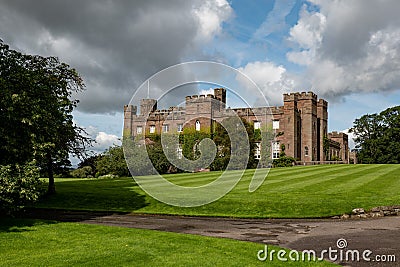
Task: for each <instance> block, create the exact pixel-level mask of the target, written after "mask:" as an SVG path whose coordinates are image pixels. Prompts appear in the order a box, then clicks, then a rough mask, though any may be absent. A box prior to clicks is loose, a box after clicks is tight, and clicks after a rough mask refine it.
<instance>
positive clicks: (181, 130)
mask: <svg viewBox="0 0 400 267" xmlns="http://www.w3.org/2000/svg"><path fill="white" fill-rule="evenodd" d="M181 132H183V124H182V123H179V124H178V133H181Z"/></svg>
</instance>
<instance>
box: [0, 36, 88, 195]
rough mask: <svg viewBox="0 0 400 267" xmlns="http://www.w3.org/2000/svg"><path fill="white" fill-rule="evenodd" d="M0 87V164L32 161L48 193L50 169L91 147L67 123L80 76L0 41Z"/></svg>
mask: <svg viewBox="0 0 400 267" xmlns="http://www.w3.org/2000/svg"><path fill="white" fill-rule="evenodd" d="M0 88H1V90H0V111H1V112H0V144H1V145H0V154H1V158H0V164H2V165H7V164H24V163H26V162H29V161H31V160H33V159H35V160H36V161H37V163H38V165H39V166H40V168H41V169H42V170H45V171H46V172H47V174H48V178H49V185H48V193H54V192H55V184H54V169H55V168H57V167H59V166H62V165H68V164H70V163H69V160H68V156H69V153H72V154H75V155H77V156H78V157H83V156H84V155H85V154H86V147H87V146H88V145H90V143H91V140H90V138H88V137H87V136H86V133H85V131H84V130H83V129H82V128H80V127H78V126H76V125H75V124H74V123H73V121H72V111H73V109H74V108H75V107H76V106H77V104H78V100H73V99H71V98H72V95H73V94H74V93H78V92H80V91H82V90H83V89H84V84H83V81H82V79H81V77H80V76H79V74H78V73H77V72H76V70H75V69H72V68H70V67H69V66H68V65H67V64H65V63H61V62H60V61H59V60H58V58H55V57H42V56H38V55H25V54H22V53H20V52H17V51H14V50H12V49H10V48H9V46H8V45H6V44H4V43H3V41H1V40H0Z"/></svg>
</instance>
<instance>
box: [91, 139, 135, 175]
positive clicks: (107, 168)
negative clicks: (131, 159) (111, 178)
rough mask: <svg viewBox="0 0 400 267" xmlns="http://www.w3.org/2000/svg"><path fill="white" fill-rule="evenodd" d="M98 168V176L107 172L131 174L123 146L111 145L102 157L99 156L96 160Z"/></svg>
mask: <svg viewBox="0 0 400 267" xmlns="http://www.w3.org/2000/svg"><path fill="white" fill-rule="evenodd" d="M96 169H97V173H96V177H98V176H100V175H106V174H114V175H117V176H128V175H130V174H129V170H128V167H127V165H126V161H125V157H124V151H123V149H122V147H121V146H113V147H110V148H109V149H108V150H107V151H106V152H105V153H104V154H103V155H102V157H99V158H98V160H97V161H96Z"/></svg>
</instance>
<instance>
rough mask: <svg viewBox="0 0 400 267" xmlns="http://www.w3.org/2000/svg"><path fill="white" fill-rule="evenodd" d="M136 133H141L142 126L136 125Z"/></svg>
mask: <svg viewBox="0 0 400 267" xmlns="http://www.w3.org/2000/svg"><path fill="white" fill-rule="evenodd" d="M136 133H137V134H142V133H143V128H142V126H137V127H136Z"/></svg>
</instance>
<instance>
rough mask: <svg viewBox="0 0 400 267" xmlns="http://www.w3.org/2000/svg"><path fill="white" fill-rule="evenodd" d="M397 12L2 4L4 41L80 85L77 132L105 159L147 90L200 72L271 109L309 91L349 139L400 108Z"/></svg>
mask: <svg viewBox="0 0 400 267" xmlns="http://www.w3.org/2000/svg"><path fill="white" fill-rule="evenodd" d="M399 10H400V1H398V0H336V1H330V0H310V1H305V0H279V1H278V0H276V1H274V0H254V1H239V0H232V1H226V0H168V1H165V0H153V1H151V0H134V1H112V0H86V1H79V2H78V1H62V0H38V1H22V0H8V1H6V0H0V39H2V40H3V41H4V42H5V43H7V44H9V45H10V46H11V48H13V49H16V50H19V51H22V52H24V53H29V54H39V55H42V56H57V57H59V59H60V60H61V61H63V62H65V63H67V64H69V65H70V66H71V67H73V68H75V69H76V70H77V71H78V72H79V73H80V74H81V76H82V78H83V80H84V82H85V85H86V90H85V91H84V92H83V93H80V94H79V95H77V96H75V97H76V98H78V99H79V100H80V103H79V105H78V107H77V108H76V110H75V111H74V120H75V122H76V123H77V124H78V125H79V126H81V127H85V128H86V129H87V131H88V133H89V134H90V135H91V136H92V137H93V138H94V139H95V140H96V141H97V143H96V144H95V146H94V147H93V150H94V151H95V152H102V151H104V150H105V149H106V148H108V147H109V146H111V145H113V144H118V143H119V140H118V139H119V138H120V137H121V135H122V127H123V126H122V124H123V113H122V112H123V106H124V105H125V104H128V103H129V101H130V99H131V97H132V95H133V93H134V92H135V90H137V88H138V87H139V86H140V85H141V84H143V83H144V82H145V81H146V80H147V79H149V78H150V77H151V76H152V75H154V74H156V73H157V72H159V71H161V70H163V69H165V68H167V67H169V66H172V65H175V64H179V63H182V62H187V61H196V60H202V61H214V62H220V63H223V64H227V65H229V66H232V67H234V68H236V69H238V70H239V71H241V72H242V73H244V74H246V75H247V76H248V77H250V78H251V79H252V80H253V81H254V82H255V83H256V84H257V85H258V87H259V88H260V89H261V90H262V92H263V93H264V95H265V96H266V97H267V99H268V102H269V103H270V105H274V106H279V105H282V94H283V93H288V92H301V91H313V92H315V93H316V94H317V95H318V97H320V98H324V99H326V100H327V101H328V102H329V109H328V111H329V122H328V125H329V130H330V131H334V130H335V131H346V130H347V129H349V128H350V127H351V126H352V123H353V121H354V120H355V119H356V118H359V117H360V116H362V115H364V114H367V113H369V114H371V113H377V112H380V111H382V110H384V109H386V108H388V107H392V106H396V105H399V102H400V16H398V11H399ZM205 89H207V88H203V87H199V89H198V90H199V93H200V92H201V91H202V90H205ZM177 97H180V98H183V97H184V96H182V95H178V96H177ZM228 98H229V94H228ZM228 101H229V99H228Z"/></svg>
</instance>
